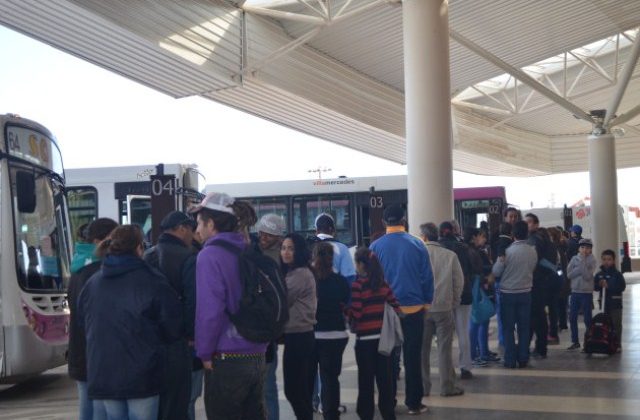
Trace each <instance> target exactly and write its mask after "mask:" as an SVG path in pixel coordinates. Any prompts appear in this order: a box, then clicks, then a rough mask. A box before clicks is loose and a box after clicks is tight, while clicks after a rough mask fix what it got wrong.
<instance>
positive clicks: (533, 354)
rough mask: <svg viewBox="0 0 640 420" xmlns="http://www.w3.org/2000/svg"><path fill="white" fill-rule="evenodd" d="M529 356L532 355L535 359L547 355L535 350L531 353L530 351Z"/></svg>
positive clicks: (540, 358) (544, 357) (543, 357)
mask: <svg viewBox="0 0 640 420" xmlns="http://www.w3.org/2000/svg"><path fill="white" fill-rule="evenodd" d="M531 357H533V358H534V359H536V360H542V359H546V358H547V355H546V354H540V353H538V352H537V351H534V352H533V353H531Z"/></svg>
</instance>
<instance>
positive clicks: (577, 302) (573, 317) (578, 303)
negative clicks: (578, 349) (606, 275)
mask: <svg viewBox="0 0 640 420" xmlns="http://www.w3.org/2000/svg"><path fill="white" fill-rule="evenodd" d="M592 302H593V293H571V309H570V310H569V323H570V325H571V342H572V343H580V339H579V338H578V311H579V310H580V308H582V314H583V317H584V326H585V327H586V329H587V330H588V329H589V327H590V326H591V304H592Z"/></svg>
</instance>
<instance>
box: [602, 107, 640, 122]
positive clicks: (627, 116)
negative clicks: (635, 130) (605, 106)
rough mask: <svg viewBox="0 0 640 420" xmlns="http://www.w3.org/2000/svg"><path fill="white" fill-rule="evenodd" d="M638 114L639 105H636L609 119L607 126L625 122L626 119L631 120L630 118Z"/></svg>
mask: <svg viewBox="0 0 640 420" xmlns="http://www.w3.org/2000/svg"><path fill="white" fill-rule="evenodd" d="M639 114H640V105H636V106H634V107H633V108H631V109H630V110H629V111H627V112H625V113H624V114H622V115H619V116H617V117H616V118H614V119H612V120H611V121H609V127H613V126H616V125H621V124H625V123H627V122H628V121H631V120H632V119H634V118H635V117H637V116H638V115H639Z"/></svg>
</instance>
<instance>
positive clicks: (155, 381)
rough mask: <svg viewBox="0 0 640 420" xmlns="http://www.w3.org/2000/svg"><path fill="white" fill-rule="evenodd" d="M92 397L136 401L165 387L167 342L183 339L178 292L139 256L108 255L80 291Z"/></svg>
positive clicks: (80, 308) (80, 305) (81, 316)
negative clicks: (100, 267)
mask: <svg viewBox="0 0 640 420" xmlns="http://www.w3.org/2000/svg"><path fill="white" fill-rule="evenodd" d="M78 317H79V321H80V324H81V326H84V329H85V332H86V338H87V382H88V388H89V398H91V399H131V398H147V397H150V396H153V395H157V394H159V393H160V391H161V390H162V389H163V385H164V381H163V377H164V371H163V361H164V359H165V354H164V349H165V344H169V343H172V342H174V341H175V340H177V339H179V338H180V337H182V336H183V334H184V331H183V320H182V308H181V305H180V301H179V299H178V296H177V294H176V292H175V291H174V290H173V289H172V288H171V286H170V285H169V283H168V282H167V280H166V278H165V277H164V276H163V275H162V274H161V273H160V272H158V271H157V270H155V269H154V268H152V267H151V266H149V265H148V264H146V263H145V262H144V261H143V260H142V259H140V258H138V257H137V256H134V255H121V256H112V255H108V256H107V257H106V258H105V260H104V262H103V265H102V269H101V270H100V271H98V272H97V273H96V274H94V275H93V276H92V277H91V278H90V279H89V281H88V282H87V284H86V285H85V287H84V289H83V290H82V292H81V293H80V298H79V300H78Z"/></svg>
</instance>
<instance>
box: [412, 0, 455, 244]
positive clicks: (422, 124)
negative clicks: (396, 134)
mask: <svg viewBox="0 0 640 420" xmlns="http://www.w3.org/2000/svg"><path fill="white" fill-rule="evenodd" d="M402 8H403V10H402V19H403V36H404V42H403V43H404V94H405V121H406V143H407V167H408V179H407V187H408V194H409V204H408V213H409V214H408V216H409V228H410V231H411V233H419V226H420V224H422V223H424V222H434V223H436V224H438V223H440V222H442V221H443V220H450V219H452V218H453V174H452V170H453V163H452V141H451V137H452V136H451V89H450V81H449V9H448V1H447V0H404V1H403V2H402Z"/></svg>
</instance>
